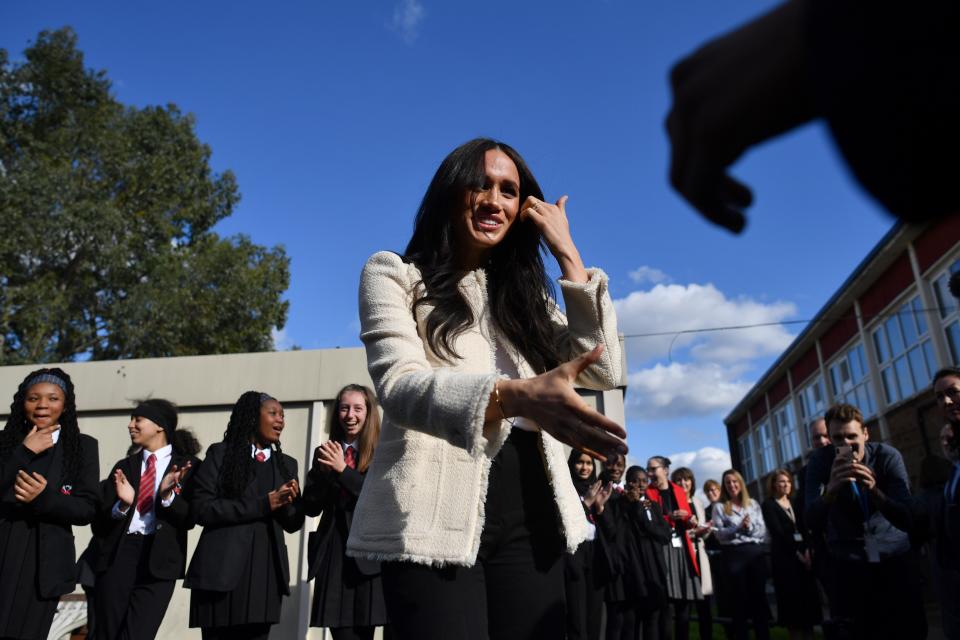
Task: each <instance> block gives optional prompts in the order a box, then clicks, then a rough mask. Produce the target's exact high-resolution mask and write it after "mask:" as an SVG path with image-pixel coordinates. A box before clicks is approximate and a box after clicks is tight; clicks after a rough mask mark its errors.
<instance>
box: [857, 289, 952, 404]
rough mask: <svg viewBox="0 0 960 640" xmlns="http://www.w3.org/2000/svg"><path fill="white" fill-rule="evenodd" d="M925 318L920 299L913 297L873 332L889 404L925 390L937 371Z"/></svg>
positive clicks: (883, 320)
mask: <svg viewBox="0 0 960 640" xmlns="http://www.w3.org/2000/svg"><path fill="white" fill-rule="evenodd" d="M925 315H926V314H925V312H924V310H923V305H921V304H920V298H919V297H917V296H914V297H913V298H912V299H911V300H908V301H907V302H906V303H904V304H903V305H902V306H900V308H899V309H897V311H896V312H895V313H893V314H892V315H890V316H888V317H886V318H885V319H882V321H881V323H880V324H879V325H878V326H877V328H876V329H874V330H873V344H874V346H875V347H876V348H877V361H878V363H879V365H880V379H881V382H882V383H883V394H884V396H886V399H887V404H893V403H895V402H899V401H900V400H903V399H904V398H909V397H910V396H912V395H913V394H915V393H917V392H919V391H922V390H923V389H925V388H926V387H927V385H929V384H930V379H931V378H932V377H933V373H934V371H936V368H937V360H936V357H935V356H934V354H933V344H932V343H931V342H930V333H929V331H928V330H927V321H926V318H925Z"/></svg>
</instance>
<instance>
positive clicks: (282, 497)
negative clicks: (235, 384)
mask: <svg viewBox="0 0 960 640" xmlns="http://www.w3.org/2000/svg"><path fill="white" fill-rule="evenodd" d="M284 426H285V422H284V415H283V407H282V406H281V405H280V403H279V402H278V401H277V400H276V398H273V397H271V396H269V395H267V394H265V393H260V392H258V391H248V392H246V393H244V394H243V395H242V396H240V399H239V400H237V402H236V404H234V405H233V411H232V412H231V414H230V422H229V423H227V430H226V432H225V433H224V434H223V441H222V442H218V443H216V444H212V445H210V448H209V449H207V457H206V459H205V460H204V461H203V464H202V465H200V469H199V470H198V471H197V473H196V475H195V476H194V479H193V499H192V500H191V505H190V506H191V517H192V518H193V519H194V520H195V521H196V522H197V524H200V525H202V526H203V528H204V529H203V533H202V534H201V535H200V541H199V542H198V543H197V549H196V551H195V552H194V554H193V559H192V560H191V561H190V568H189V569H188V570H187V579H186V581H185V582H184V586H185V587H187V588H188V589H192V592H191V594H190V626H191V627H200V628H201V630H202V634H203V637H204V638H205V639H210V638H214V639H218V638H223V639H230V640H252V639H254V638H263V639H265V638H266V637H267V636H268V635H269V634H270V627H271V626H272V625H273V624H275V623H276V622H279V620H280V608H281V605H282V601H283V596H285V595H290V586H289V585H290V566H289V563H288V561H287V545H286V542H285V541H284V536H283V532H284V531H287V532H290V533H293V532H294V531H297V530H299V529H300V527H301V526H303V512H302V510H301V509H300V500H299V496H300V485H299V484H298V482H297V461H296V460H294V459H293V458H291V457H290V456H288V455H286V454H285V453H283V451H281V449H280V435H281V433H282V432H283V429H284Z"/></svg>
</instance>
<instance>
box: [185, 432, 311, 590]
mask: <svg viewBox="0 0 960 640" xmlns="http://www.w3.org/2000/svg"><path fill="white" fill-rule="evenodd" d="M225 453H226V446H225V445H224V444H223V443H222V442H218V443H215V444H212V445H210V448H209V449H207V457H206V458H205V459H204V461H203V464H202V465H200V470H199V471H198V472H197V474H196V475H195V476H194V478H193V495H192V498H191V500H190V514H191V515H190V517H191V518H192V519H193V520H194V522H196V523H197V524H199V525H201V526H202V527H203V533H202V534H200V540H199V542H198V543H197V548H196V550H195V551H194V552H193V558H192V559H191V560H190V567H189V568H188V569H187V578H186V580H185V581H184V583H183V586H185V587H186V588H188V589H204V590H207V591H230V590H232V589H233V588H234V587H236V586H237V583H238V582H239V580H240V575H241V574H242V573H243V570H244V567H246V563H247V558H248V556H249V555H250V550H251V545H252V544H253V527H252V523H253V522H255V521H257V520H260V519H261V518H263V517H264V516H268V515H271V511H270V501H269V499H268V498H267V496H265V495H258V494H257V491H256V479H254V478H252V479H251V481H250V485H249V486H247V489H246V491H244V493H243V495H241V496H240V497H239V498H225V497H222V496H220V495H218V492H217V483H218V480H219V478H220V470H221V469H222V468H223V458H224V455H225ZM277 455H281V454H277V453H276V452H274V453H273V455H271V457H270V460H269V462H267V463H264V464H270V465H271V466H272V467H273V469H274V483H273V487H274V489H276V488H278V487H280V486H281V485H282V484H283V483H285V482H287V481H288V480H291V479H293V478H296V477H297V461H296V460H294V459H293V458H291V457H290V456H288V455H286V454H282V455H283V461H284V463H285V464H286V467H287V469H288V470H289V472H290V473H291V474H292V476H291V477H290V478H282V477H281V476H280V469H279V467H278V465H276V460H275V458H274V456H277ZM272 516H273V517H272V518H271V520H270V521H271V524H272V526H273V533H274V536H273V540H274V545H275V548H274V551H275V552H276V554H277V558H278V559H279V563H280V569H281V571H282V573H283V590H284V593H285V594H286V595H290V564H289V561H288V560H287V544H286V542H285V541H284V536H283V532H284V531H287V532H290V533H293V532H294V531H297V530H299V529H300V527H302V526H303V510H302V508H301V505H300V501H299V500H297V501H295V502H294V503H293V504H288V505H287V506H285V507H281V508H280V509H277V510H276V511H274V512H272Z"/></svg>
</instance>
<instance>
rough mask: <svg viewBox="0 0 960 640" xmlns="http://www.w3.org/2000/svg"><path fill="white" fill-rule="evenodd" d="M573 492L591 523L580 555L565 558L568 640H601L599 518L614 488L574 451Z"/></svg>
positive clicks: (570, 464)
mask: <svg viewBox="0 0 960 640" xmlns="http://www.w3.org/2000/svg"><path fill="white" fill-rule="evenodd" d="M567 466H568V467H569V468H570V478H571V479H572V480H573V488H574V489H576V491H577V495H579V496H580V500H581V502H582V503H583V511H584V517H585V518H586V519H587V521H588V523H589V524H588V529H589V532H588V533H587V539H586V540H584V541H583V542H581V543H580V546H579V547H577V551H576V553H572V554H571V553H568V554H566V556H565V557H564V560H565V562H564V570H563V575H564V580H565V582H566V595H567V640H599V638H600V628H601V621H602V616H603V584H602V581H601V579H600V576H599V575H598V572H597V568H598V567H597V564H598V557H597V556H598V554H597V551H598V548H597V546H596V543H595V540H596V518H597V514H598V513H600V512H602V511H603V507H604V505H605V504H606V502H607V500H608V498H609V497H610V495H611V493H612V491H613V486H612V485H611V484H610V483H609V482H608V483H607V485H606V486H602V483H601V482H600V481H599V480H597V471H596V465H595V464H594V462H593V458H592V457H590V456H589V455H587V454H585V453H581V452H580V451H578V450H576V449H574V450H572V451H571V452H570V457H569V458H567Z"/></svg>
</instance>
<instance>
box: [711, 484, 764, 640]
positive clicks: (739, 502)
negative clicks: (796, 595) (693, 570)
mask: <svg viewBox="0 0 960 640" xmlns="http://www.w3.org/2000/svg"><path fill="white" fill-rule="evenodd" d="M720 484H721V492H720V500H721V503H722V504H717V505H716V506H714V508H713V528H714V530H715V531H716V536H717V539H718V540H719V541H720V546H721V549H722V554H721V559H722V560H723V567H724V579H725V580H726V581H727V584H728V585H729V589H730V606H731V609H732V613H733V637H734V638H735V639H736V640H746V638H747V620H748V619H751V620H753V630H754V633H755V634H756V637H757V640H766V639H767V638H769V637H770V627H769V624H768V621H769V619H770V609H769V607H767V593H766V584H767V559H766V549H767V528H766V525H765V524H764V520H763V514H762V512H761V509H760V504H759V503H758V502H757V501H756V500H753V499H751V498H750V493H749V492H748V491H747V483H746V482H744V481H743V476H741V475H740V472H739V471H737V470H736V469H727V470H726V471H724V472H723V477H722V478H721V480H720Z"/></svg>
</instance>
